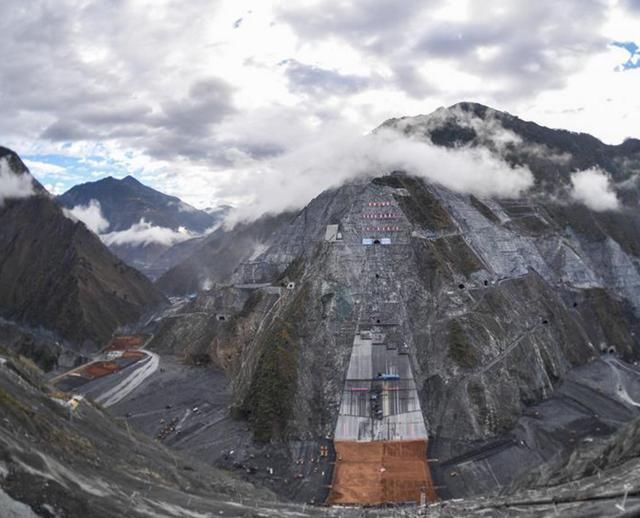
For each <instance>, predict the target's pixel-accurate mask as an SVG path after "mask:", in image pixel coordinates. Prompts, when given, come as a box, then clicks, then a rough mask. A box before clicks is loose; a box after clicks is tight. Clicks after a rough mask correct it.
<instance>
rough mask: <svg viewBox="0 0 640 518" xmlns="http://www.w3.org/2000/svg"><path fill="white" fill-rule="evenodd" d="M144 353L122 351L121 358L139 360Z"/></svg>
mask: <svg viewBox="0 0 640 518" xmlns="http://www.w3.org/2000/svg"><path fill="white" fill-rule="evenodd" d="M145 356H146V355H145V354H144V353H143V352H141V351H125V352H123V353H122V357H123V358H135V359H137V360H140V359H141V358H144V357H145Z"/></svg>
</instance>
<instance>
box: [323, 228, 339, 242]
mask: <svg viewBox="0 0 640 518" xmlns="http://www.w3.org/2000/svg"><path fill="white" fill-rule="evenodd" d="M340 239H342V233H341V232H340V226H339V225H327V230H326V232H325V234H324V240H325V241H338V240H340Z"/></svg>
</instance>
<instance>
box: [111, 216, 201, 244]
mask: <svg viewBox="0 0 640 518" xmlns="http://www.w3.org/2000/svg"><path fill="white" fill-rule="evenodd" d="M193 237H198V236H197V235H196V234H193V233H191V232H189V231H188V230H187V229H186V228H184V227H180V228H179V229H178V230H173V229H171V228H166V227H158V226H155V225H153V224H151V223H149V222H147V221H145V219H144V218H142V219H141V220H140V221H139V222H138V223H135V224H133V225H131V227H129V228H128V229H127V230H120V231H117V232H109V233H108V234H103V235H101V236H100V239H102V241H103V242H104V244H106V245H107V246H112V245H144V246H146V245H149V244H152V243H158V244H162V245H167V246H171V245H174V244H175V243H179V242H181V241H186V240H187V239H191V238H193Z"/></svg>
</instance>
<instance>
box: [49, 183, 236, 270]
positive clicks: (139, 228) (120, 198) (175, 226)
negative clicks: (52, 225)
mask: <svg viewBox="0 0 640 518" xmlns="http://www.w3.org/2000/svg"><path fill="white" fill-rule="evenodd" d="M57 201H58V202H59V203H60V204H61V205H62V206H63V207H65V208H67V209H70V210H72V209H74V208H77V207H88V206H91V204H94V205H96V204H99V209H100V211H101V214H102V217H103V218H104V220H105V222H104V226H105V227H106V228H102V229H101V233H102V234H104V236H103V239H104V240H105V242H106V243H107V245H108V246H109V248H110V249H111V251H112V252H114V253H115V254H116V255H118V257H120V258H121V259H123V260H124V261H125V262H127V264H129V265H131V266H134V267H135V268H137V269H139V270H141V271H143V272H144V273H146V274H147V275H149V276H150V277H156V276H158V275H159V274H161V273H162V272H163V271H165V270H166V269H168V268H169V267H170V266H173V264H175V262H174V261H173V260H172V257H173V256H172V255H171V254H165V252H167V251H168V250H170V249H171V247H172V246H173V245H174V244H176V243H179V244H180V243H182V242H183V241H188V240H190V239H192V238H195V237H198V236H200V235H202V234H205V233H206V232H207V231H210V230H211V229H214V228H215V227H216V226H217V225H219V224H220V223H221V221H222V220H223V219H224V217H225V215H226V214H227V212H228V210H229V208H228V207H224V208H221V209H219V210H211V211H208V212H206V211H202V210H198V209H196V208H195V207H192V206H191V205H189V204H187V203H185V202H183V201H182V200H180V199H179V198H176V197H175V196H168V195H166V194H163V193H161V192H159V191H156V190H155V189H152V188H150V187H148V186H146V185H144V184H142V183H141V182H139V181H138V180H136V179H135V178H134V177H133V176H127V177H125V178H123V179H121V180H119V179H116V178H113V177H111V176H110V177H108V178H104V179H102V180H98V181H96V182H87V183H83V184H80V185H76V186H74V187H72V188H71V189H69V190H68V191H67V192H65V193H64V194H62V195H61V196H58V197H57ZM197 243H198V241H197V240H196V241H195V242H194V243H191V245H195V244H197ZM185 246H189V245H188V244H183V248H184V247H185ZM194 248H195V246H194ZM163 255H164V257H163Z"/></svg>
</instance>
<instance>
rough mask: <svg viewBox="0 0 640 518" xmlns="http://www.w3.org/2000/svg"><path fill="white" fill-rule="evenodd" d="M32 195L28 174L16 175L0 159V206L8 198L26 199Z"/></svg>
mask: <svg viewBox="0 0 640 518" xmlns="http://www.w3.org/2000/svg"><path fill="white" fill-rule="evenodd" d="M33 193H34V191H33V179H32V177H31V175H30V174H29V173H28V172H24V173H22V174H16V173H14V172H13V169H11V166H10V165H9V162H8V160H7V159H6V158H0V206H2V204H3V203H4V200H6V199H10V198H27V197H29V196H31V195H32V194H33Z"/></svg>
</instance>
